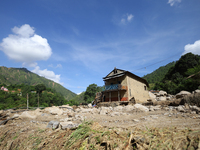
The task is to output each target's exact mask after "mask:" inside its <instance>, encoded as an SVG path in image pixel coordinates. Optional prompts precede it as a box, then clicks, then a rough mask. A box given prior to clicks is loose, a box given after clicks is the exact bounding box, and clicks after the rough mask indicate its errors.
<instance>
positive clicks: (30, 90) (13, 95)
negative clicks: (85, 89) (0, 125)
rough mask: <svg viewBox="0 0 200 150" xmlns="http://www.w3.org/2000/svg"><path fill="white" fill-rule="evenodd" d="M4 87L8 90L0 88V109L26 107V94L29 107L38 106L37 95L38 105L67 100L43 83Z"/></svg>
mask: <svg viewBox="0 0 200 150" xmlns="http://www.w3.org/2000/svg"><path fill="white" fill-rule="evenodd" d="M2 86H4V87H6V86H5V85H3V84H0V87H2ZM6 88H7V89H8V90H9V91H3V90H0V109H9V108H16V107H26V106H27V94H28V100H29V107H37V106H38V96H39V106H40V107H48V106H52V105H56V106H58V105H63V104H66V103H67V100H66V99H65V98H64V97H63V96H62V95H61V94H60V93H58V92H56V91H55V90H54V89H51V88H46V87H45V85H43V84H38V85H36V86H29V85H25V84H21V85H10V86H7V87H6ZM36 91H37V92H36Z"/></svg>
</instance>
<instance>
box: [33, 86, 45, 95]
mask: <svg viewBox="0 0 200 150" xmlns="http://www.w3.org/2000/svg"><path fill="white" fill-rule="evenodd" d="M35 89H36V91H37V93H38V94H41V93H42V91H44V90H46V86H45V85H44V84H38V85H36V86H35Z"/></svg>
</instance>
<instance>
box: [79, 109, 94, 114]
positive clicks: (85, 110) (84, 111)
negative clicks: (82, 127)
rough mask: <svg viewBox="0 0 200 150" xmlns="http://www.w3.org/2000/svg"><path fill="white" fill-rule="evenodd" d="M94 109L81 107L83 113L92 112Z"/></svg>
mask: <svg viewBox="0 0 200 150" xmlns="http://www.w3.org/2000/svg"><path fill="white" fill-rule="evenodd" d="M91 111H92V109H91V108H82V109H81V111H80V112H81V113H90V112H91Z"/></svg>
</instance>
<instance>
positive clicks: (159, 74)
mask: <svg viewBox="0 0 200 150" xmlns="http://www.w3.org/2000/svg"><path fill="white" fill-rule="evenodd" d="M175 63H176V62H171V63H169V64H167V65H166V66H162V67H159V68H158V69H156V70H155V71H153V72H152V73H150V74H147V75H145V76H144V77H143V78H144V79H145V80H147V82H148V83H149V84H151V83H156V82H160V81H162V80H163V79H164V77H165V75H166V74H167V72H168V71H169V69H170V68H171V67H173V66H174V65H175Z"/></svg>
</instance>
